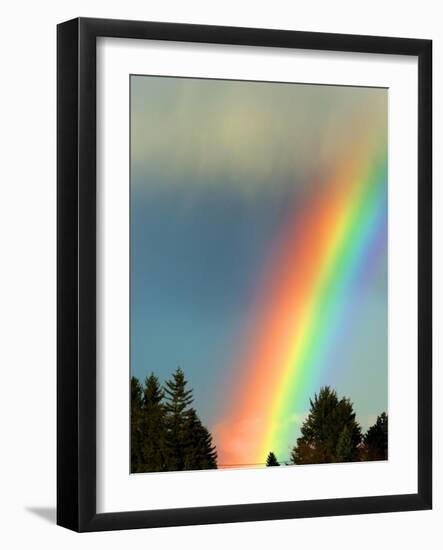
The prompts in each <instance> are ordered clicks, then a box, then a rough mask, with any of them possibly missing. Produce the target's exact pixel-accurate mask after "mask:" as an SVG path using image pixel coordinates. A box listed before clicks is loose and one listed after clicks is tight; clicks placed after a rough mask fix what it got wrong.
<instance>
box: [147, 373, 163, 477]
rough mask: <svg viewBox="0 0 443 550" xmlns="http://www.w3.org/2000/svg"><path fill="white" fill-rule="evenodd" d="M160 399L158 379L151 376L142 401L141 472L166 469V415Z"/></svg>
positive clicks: (161, 396) (160, 392)
mask: <svg viewBox="0 0 443 550" xmlns="http://www.w3.org/2000/svg"><path fill="white" fill-rule="evenodd" d="M162 399H163V392H162V390H161V387H160V383H159V381H158V378H157V377H156V376H154V374H151V375H150V376H149V377H147V378H146V379H145V386H144V390H143V401H142V419H141V432H142V444H141V450H142V453H141V455H142V465H141V471H143V472H161V471H164V470H165V469H166V460H167V453H166V440H165V439H166V415H165V407H164V405H163V404H162Z"/></svg>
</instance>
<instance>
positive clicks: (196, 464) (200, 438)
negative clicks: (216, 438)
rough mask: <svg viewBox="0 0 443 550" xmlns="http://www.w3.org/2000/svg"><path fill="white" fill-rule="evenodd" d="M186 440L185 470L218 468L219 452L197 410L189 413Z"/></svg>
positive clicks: (191, 410)
mask: <svg viewBox="0 0 443 550" xmlns="http://www.w3.org/2000/svg"><path fill="white" fill-rule="evenodd" d="M184 439H185V450H184V457H183V469H184V470H206V469H211V468H217V451H216V449H215V446H214V444H213V441H212V436H211V434H210V433H209V431H208V430H207V429H206V428H205V427H204V426H203V424H202V423H201V421H200V419H199V418H198V416H197V413H196V411H195V409H190V411H189V412H188V415H187V421H186V425H185V436H184Z"/></svg>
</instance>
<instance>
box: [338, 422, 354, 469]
mask: <svg viewBox="0 0 443 550" xmlns="http://www.w3.org/2000/svg"><path fill="white" fill-rule="evenodd" d="M353 458H354V453H353V449H352V438H351V432H350V431H349V429H348V427H347V426H344V428H343V430H342V431H341V432H340V435H339V436H338V441H337V448H336V460H337V462H352V460H353Z"/></svg>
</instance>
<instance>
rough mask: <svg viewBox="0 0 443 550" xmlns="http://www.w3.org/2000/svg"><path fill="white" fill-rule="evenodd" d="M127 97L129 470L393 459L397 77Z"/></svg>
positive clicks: (143, 89)
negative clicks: (392, 208)
mask: <svg viewBox="0 0 443 550" xmlns="http://www.w3.org/2000/svg"><path fill="white" fill-rule="evenodd" d="M129 98H130V101H129V122H130V129H129V133H130V144H129V147H130V151H129V154H130V258H129V263H130V265H129V280H130V327H129V331H130V373H129V381H128V382H129V384H128V385H129V391H130V450H128V452H130V472H131V474H140V473H151V472H177V471H186V470H206V469H216V468H217V469H228V468H262V467H265V468H266V467H272V466H283V467H303V466H306V465H312V464H325V463H345V462H362V463H363V462H367V461H387V460H388V414H389V404H388V374H389V364H388V306H389V300H388V254H389V250H388V185H389V181H388V98H389V90H388V89H387V88H385V87H365V86H341V85H326V84H311V83H309V82H271V81H250V80H227V79H213V78H188V77H182V76H181V77H175V76H158V75H148V74H146V75H145V74H130V75H129ZM123 420H124V419H123ZM362 474H363V472H362Z"/></svg>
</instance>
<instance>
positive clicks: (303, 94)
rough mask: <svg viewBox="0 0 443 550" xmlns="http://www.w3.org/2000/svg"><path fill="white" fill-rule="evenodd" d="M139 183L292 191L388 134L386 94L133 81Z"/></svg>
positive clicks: (152, 79) (231, 83) (187, 81)
mask: <svg viewBox="0 0 443 550" xmlns="http://www.w3.org/2000/svg"><path fill="white" fill-rule="evenodd" d="M131 105H132V107H131V108H132V111H131V162H132V168H133V171H134V173H135V174H138V175H139V177H137V178H134V182H135V184H137V182H139V184H140V183H143V182H144V183H148V184H149V185H150V186H151V185H156V184H157V185H168V184H174V185H180V184H183V185H186V186H192V187H197V188H198V187H202V186H204V187H206V188H207V187H208V186H211V185H234V186H235V187H236V188H237V189H239V190H241V191H243V192H245V193H250V192H252V191H254V190H255V189H256V188H257V187H258V188H259V189H263V188H269V187H272V188H273V189H274V190H275V189H276V188H277V189H285V188H286V187H287V186H288V185H291V186H292V185H294V183H302V182H303V181H305V180H306V179H312V176H313V175H314V176H316V175H318V172H320V173H321V171H322V170H327V169H328V168H330V166H331V164H334V163H336V161H337V158H339V157H340V156H343V155H346V154H347V151H348V150H349V149H350V148H351V147H352V146H353V144H354V143H355V141H356V140H360V141H361V140H370V139H372V138H373V136H374V135H375V134H377V135H379V133H380V131H384V132H385V131H386V120H387V93H386V90H382V89H368V88H351V87H337V86H318V85H317V86H314V85H294V84H278V83H256V82H241V81H214V80H204V79H183V78H180V79H178V78H162V77H144V76H137V77H132V80H131Z"/></svg>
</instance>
